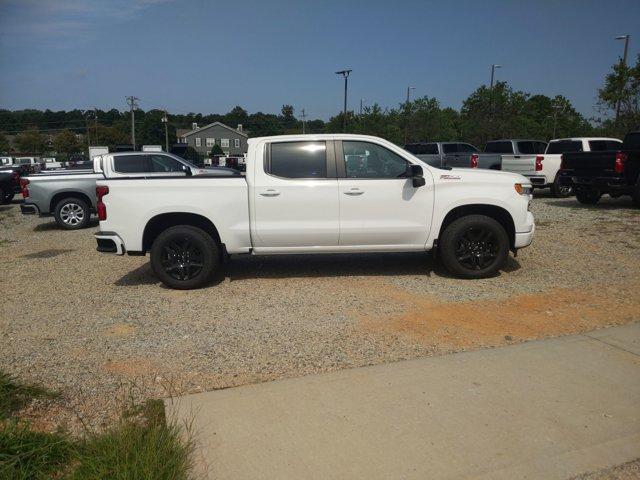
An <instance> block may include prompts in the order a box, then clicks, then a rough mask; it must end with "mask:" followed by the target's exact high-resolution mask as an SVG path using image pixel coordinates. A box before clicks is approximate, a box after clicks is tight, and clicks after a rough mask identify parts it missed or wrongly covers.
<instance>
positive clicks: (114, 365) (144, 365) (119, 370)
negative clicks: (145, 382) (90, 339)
mask: <svg viewBox="0 0 640 480" xmlns="http://www.w3.org/2000/svg"><path fill="white" fill-rule="evenodd" d="M104 369H105V370H106V371H107V372H109V373H115V374H116V375H122V376H124V377H139V376H142V375H150V374H151V373H153V372H155V371H157V370H158V369H157V368H156V366H155V365H154V364H153V363H151V362H150V361H149V360H147V359H145V358H131V359H128V360H108V361H107V362H106V363H105V364H104Z"/></svg>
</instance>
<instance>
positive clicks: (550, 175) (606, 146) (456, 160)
mask: <svg viewBox="0 0 640 480" xmlns="http://www.w3.org/2000/svg"><path fill="white" fill-rule="evenodd" d="M405 148H406V149H407V150H408V151H410V152H412V153H414V154H415V155H416V156H417V157H418V158H420V159H421V160H423V161H425V162H426V163H428V164H429V165H433V166H436V167H466V168H488V169H491V170H502V171H505V172H513V173H519V174H521V175H524V176H525V177H527V178H528V179H529V180H530V181H531V184H532V185H533V188H550V189H551V192H552V194H553V195H554V196H556V197H567V196H569V195H571V194H572V193H573V187H572V185H571V183H570V182H567V181H566V179H564V178H562V177H561V175H560V170H561V166H562V156H563V155H564V154H571V155H573V154H576V153H591V152H594V153H596V155H595V156H596V157H597V156H598V155H599V152H610V151H617V150H621V149H625V148H626V147H625V146H624V145H623V142H622V141H621V140H619V139H617V138H601V137H579V138H558V139H554V140H551V141H550V142H548V143H547V142H543V141H541V140H531V139H506V140H495V141H491V142H487V144H486V145H485V148H484V151H483V152H481V151H480V150H479V149H478V148H476V147H475V146H474V145H471V144H469V143H463V142H429V143H412V144H409V145H405ZM580 158H589V157H588V156H587V157H584V156H582V157H580ZM578 190H580V191H576V194H577V196H578V200H579V201H583V199H584V198H585V196H584V195H583V194H582V191H581V190H584V189H578ZM585 203H588V202H585Z"/></svg>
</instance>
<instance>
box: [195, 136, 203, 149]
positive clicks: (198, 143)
mask: <svg viewBox="0 0 640 480" xmlns="http://www.w3.org/2000/svg"><path fill="white" fill-rule="evenodd" d="M201 146H202V139H201V138H200V137H196V147H201Z"/></svg>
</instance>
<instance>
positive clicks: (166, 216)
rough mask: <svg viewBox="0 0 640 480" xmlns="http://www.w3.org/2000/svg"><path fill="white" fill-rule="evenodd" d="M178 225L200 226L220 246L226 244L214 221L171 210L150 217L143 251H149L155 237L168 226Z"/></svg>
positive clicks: (144, 237) (143, 241)
mask: <svg viewBox="0 0 640 480" xmlns="http://www.w3.org/2000/svg"><path fill="white" fill-rule="evenodd" d="M177 225H191V226H192V227H197V228H200V229H201V230H204V231H205V232H207V233H208V234H209V235H211V238H213V240H214V241H215V242H216V243H217V244H218V245H219V246H221V247H223V246H224V245H223V243H222V240H221V238H220V234H219V233H218V229H217V228H216V226H215V225H214V224H213V222H212V221H211V220H209V219H208V218H207V217H205V216H204V215H200V214H197V213H191V212H171V213H161V214H158V215H156V216H155V217H152V218H151V219H149V221H148V222H147V224H146V225H145V227H144V232H143V234H142V251H143V252H147V251H149V250H150V249H151V245H153V242H154V241H155V239H156V238H158V235H160V234H161V233H162V232H163V231H165V230H166V229H167V228H171V227H175V226H177Z"/></svg>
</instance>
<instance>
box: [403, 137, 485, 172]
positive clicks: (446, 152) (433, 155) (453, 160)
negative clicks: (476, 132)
mask: <svg viewBox="0 0 640 480" xmlns="http://www.w3.org/2000/svg"><path fill="white" fill-rule="evenodd" d="M404 149H405V150H406V151H408V152H410V153H413V154H414V155H415V156H416V157H418V158H419V159H420V160H422V161H423V162H425V163H426V164H427V165H431V166H432V167H436V168H442V167H449V166H452V167H453V166H454V165H453V164H455V166H458V167H471V168H472V167H473V165H472V164H471V154H473V153H480V150H478V148H477V147H475V146H473V145H471V144H470V143H464V142H428V143H409V144H407V145H405V146H404ZM460 157H464V158H465V159H466V162H465V161H460ZM476 167H477V165H476Z"/></svg>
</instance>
